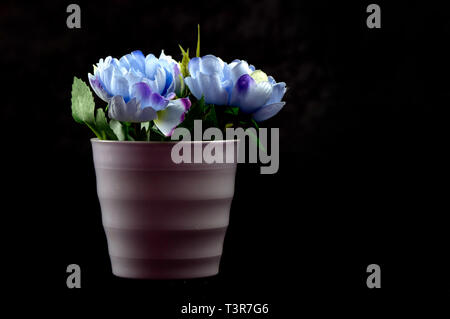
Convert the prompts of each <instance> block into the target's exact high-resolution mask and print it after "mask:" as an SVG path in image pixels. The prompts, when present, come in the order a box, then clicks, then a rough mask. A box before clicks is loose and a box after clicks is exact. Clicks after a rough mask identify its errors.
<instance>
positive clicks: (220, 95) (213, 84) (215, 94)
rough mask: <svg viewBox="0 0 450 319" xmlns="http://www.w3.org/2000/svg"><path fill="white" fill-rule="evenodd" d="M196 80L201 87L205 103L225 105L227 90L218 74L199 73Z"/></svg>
mask: <svg viewBox="0 0 450 319" xmlns="http://www.w3.org/2000/svg"><path fill="white" fill-rule="evenodd" d="M197 81H198V82H199V85H200V87H201V92H202V94H203V95H204V96H205V102H206V103H208V104H216V105H227V103H228V92H227V90H226V88H225V87H224V86H223V85H222V83H221V81H220V78H219V75H218V74H212V75H207V74H204V73H199V74H198V80H197ZM200 98H201V96H200Z"/></svg>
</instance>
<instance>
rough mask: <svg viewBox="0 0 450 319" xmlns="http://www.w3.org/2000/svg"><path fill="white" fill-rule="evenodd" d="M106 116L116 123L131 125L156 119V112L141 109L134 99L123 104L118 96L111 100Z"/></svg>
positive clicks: (122, 100)
mask: <svg viewBox="0 0 450 319" xmlns="http://www.w3.org/2000/svg"><path fill="white" fill-rule="evenodd" d="M108 115H109V117H110V118H112V119H115V120H117V121H121V122H132V123H138V122H148V121H151V120H153V119H155V118H156V117H157V115H156V111H155V110H154V109H152V108H151V107H146V108H141V104H140V102H139V101H137V100H136V98H133V99H131V100H130V101H129V102H128V103H126V104H125V101H124V99H123V97H122V96H120V95H116V96H114V97H112V98H111V101H110V102H109V110H108Z"/></svg>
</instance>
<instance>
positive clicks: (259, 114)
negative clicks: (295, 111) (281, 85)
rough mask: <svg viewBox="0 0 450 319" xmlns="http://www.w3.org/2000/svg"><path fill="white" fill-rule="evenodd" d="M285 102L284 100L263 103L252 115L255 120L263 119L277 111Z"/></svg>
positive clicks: (260, 120)
mask: <svg viewBox="0 0 450 319" xmlns="http://www.w3.org/2000/svg"><path fill="white" fill-rule="evenodd" d="M285 104H286V102H278V103H273V104H268V105H264V106H263V107H261V108H260V109H259V110H258V111H256V112H255V113H253V114H252V117H253V119H254V120H255V121H257V122H262V121H265V120H267V119H269V118H271V117H272V116H274V115H275V114H277V113H278V112H280V110H281V109H282V108H283V106H284V105H285Z"/></svg>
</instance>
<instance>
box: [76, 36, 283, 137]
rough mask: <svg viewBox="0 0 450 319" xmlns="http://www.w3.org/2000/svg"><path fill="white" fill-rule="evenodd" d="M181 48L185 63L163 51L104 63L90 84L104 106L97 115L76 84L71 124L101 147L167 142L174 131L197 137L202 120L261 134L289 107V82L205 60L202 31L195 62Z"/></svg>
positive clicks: (240, 64)
mask: <svg viewBox="0 0 450 319" xmlns="http://www.w3.org/2000/svg"><path fill="white" fill-rule="evenodd" d="M180 49H181V53H182V60H181V61H180V62H177V61H175V60H174V59H173V58H172V57H171V56H169V55H166V54H165V53H164V51H162V52H161V54H160V55H159V58H157V57H156V56H155V55H153V54H148V55H144V54H143V53H142V52H141V51H133V52H131V53H130V54H127V55H124V56H123V57H121V58H120V59H116V58H112V57H111V56H108V57H107V58H105V59H100V60H99V62H98V63H97V64H96V65H94V71H93V74H89V75H88V77H89V84H90V86H91V88H92V90H93V91H94V92H95V93H96V94H97V96H98V97H99V98H101V99H102V100H103V101H105V102H106V103H107V105H106V107H105V108H101V107H100V108H96V107H95V103H94V99H93V96H92V93H91V90H90V89H89V87H88V86H87V85H86V84H85V83H84V82H83V81H82V80H80V79H78V78H77V77H75V78H74V82H73V85H72V115H73V118H74V119H75V121H77V122H79V123H84V124H86V125H87V126H88V127H89V128H90V129H91V130H92V131H93V132H94V134H95V135H96V136H97V138H98V139H101V140H119V141H165V140H170V139H171V136H172V134H173V132H174V129H175V128H177V127H184V128H186V129H188V130H190V131H192V130H193V127H194V121H195V120H202V124H203V128H204V129H206V128H208V127H216V128H219V129H220V130H225V129H226V128H232V127H251V126H253V127H255V128H258V122H261V121H264V120H266V119H268V118H270V117H272V116H274V115H275V114H277V113H278V112H279V111H280V110H281V109H282V108H283V106H284V105H285V102H282V98H283V96H284V94H285V92H286V84H285V83H284V82H276V81H275V79H274V78H273V77H272V76H268V75H267V74H266V73H264V72H263V71H261V70H259V69H256V68H255V67H254V66H253V65H249V64H248V63H247V62H246V61H244V60H234V61H232V62H231V63H226V62H224V61H223V60H222V59H220V58H219V57H216V56H214V55H205V56H200V30H199V31H198V41H197V50H196V56H195V57H193V58H190V56H189V49H188V50H184V49H183V48H182V47H181V46H180ZM106 114H107V115H108V117H109V120H108V119H107V116H106Z"/></svg>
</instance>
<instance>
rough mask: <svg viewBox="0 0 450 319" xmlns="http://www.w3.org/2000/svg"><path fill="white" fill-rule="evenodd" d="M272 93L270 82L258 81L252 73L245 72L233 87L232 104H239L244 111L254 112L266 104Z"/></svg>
mask: <svg viewBox="0 0 450 319" xmlns="http://www.w3.org/2000/svg"><path fill="white" fill-rule="evenodd" d="M271 95H272V85H271V84H270V83H269V82H259V83H256V81H255V80H254V79H253V78H252V77H251V76H250V75H248V74H244V75H242V76H241V77H240V78H239V80H238V81H237V82H236V84H235V86H234V88H233V92H232V94H231V100H230V105H232V106H238V107H239V108H240V110H241V111H242V112H244V113H253V112H255V111H256V110H257V109H258V108H260V107H261V106H263V105H265V104H266V102H267V101H268V100H269V98H270V96H271Z"/></svg>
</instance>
